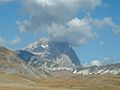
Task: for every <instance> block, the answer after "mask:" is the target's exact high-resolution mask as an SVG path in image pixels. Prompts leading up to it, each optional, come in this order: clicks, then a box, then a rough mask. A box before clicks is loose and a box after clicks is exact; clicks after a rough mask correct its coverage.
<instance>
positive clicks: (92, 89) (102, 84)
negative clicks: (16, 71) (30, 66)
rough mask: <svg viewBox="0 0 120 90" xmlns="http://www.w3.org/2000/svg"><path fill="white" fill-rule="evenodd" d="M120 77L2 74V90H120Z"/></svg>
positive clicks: (0, 79)
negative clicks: (41, 76) (47, 76)
mask: <svg viewBox="0 0 120 90" xmlns="http://www.w3.org/2000/svg"><path fill="white" fill-rule="evenodd" d="M119 89H120V76H111V75H92V76H81V75H72V74H71V75H61V76H57V75H56V77H51V78H50V77H49V78H35V77H28V76H24V75H12V74H11V75H10V74H5V73H0V90H119Z"/></svg>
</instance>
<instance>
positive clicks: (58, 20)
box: [17, 0, 120, 45]
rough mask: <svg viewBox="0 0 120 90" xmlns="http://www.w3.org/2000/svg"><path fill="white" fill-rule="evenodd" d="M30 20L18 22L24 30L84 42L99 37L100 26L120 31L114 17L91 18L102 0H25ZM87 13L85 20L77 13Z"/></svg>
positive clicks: (54, 38) (116, 32)
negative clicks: (90, 14)
mask: <svg viewBox="0 0 120 90" xmlns="http://www.w3.org/2000/svg"><path fill="white" fill-rule="evenodd" d="M21 4H22V9H23V11H24V12H25V13H26V14H27V15H29V19H28V20H24V21H22V22H20V21H17V25H18V26H19V30H20V32H26V31H33V32H37V33H38V34H39V33H43V32H45V33H47V34H48V37H49V39H50V40H53V41H59V42H68V43H69V44H70V45H83V44H85V43H87V42H88V41H90V40H93V39H95V38H96V35H97V34H96V33H97V30H98V29H104V28H107V29H108V30H112V31H113V33H115V34H118V33H120V25H117V24H115V23H114V22H113V21H112V18H110V17H105V18H103V19H95V18H94V19H93V18H92V17H87V15H88V13H91V11H93V10H94V9H95V8H96V7H97V6H100V5H102V0H21ZM80 13H82V14H84V17H83V18H82V19H79V18H78V17H77V16H78V14H79V15H81V14H80Z"/></svg>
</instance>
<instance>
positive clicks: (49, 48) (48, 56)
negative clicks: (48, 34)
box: [17, 40, 81, 69]
mask: <svg viewBox="0 0 120 90" xmlns="http://www.w3.org/2000/svg"><path fill="white" fill-rule="evenodd" d="M26 54H27V55H26ZM17 55H18V56H19V57H20V58H22V59H23V60H25V61H26V62H27V63H28V64H30V65H32V66H33V67H35V68H37V69H40V68H42V67H45V68H46V67H48V68H54V67H68V68H71V67H79V66H81V64H80V60H79V58H78V57H77V55H76V53H75V52H74V50H73V48H72V47H71V46H69V44H68V43H65V42H54V41H51V42H50V41H43V40H38V41H36V42H33V43H31V44H29V45H28V46H27V47H25V48H24V50H18V51H17ZM26 57H27V58H26Z"/></svg>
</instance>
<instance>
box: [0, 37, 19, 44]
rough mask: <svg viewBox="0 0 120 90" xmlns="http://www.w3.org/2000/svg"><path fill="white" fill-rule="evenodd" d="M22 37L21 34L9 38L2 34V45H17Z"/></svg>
mask: <svg viewBox="0 0 120 90" xmlns="http://www.w3.org/2000/svg"><path fill="white" fill-rule="evenodd" d="M20 40H21V38H20V37H19V36H16V38H15V39H13V40H7V39H5V38H3V37H1V36H0V45H8V44H9V45H17V44H19V43H20Z"/></svg>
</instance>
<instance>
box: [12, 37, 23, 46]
mask: <svg viewBox="0 0 120 90" xmlns="http://www.w3.org/2000/svg"><path fill="white" fill-rule="evenodd" d="M20 40H21V38H20V37H19V36H17V37H16V38H15V39H13V40H11V41H10V43H11V44H12V45H16V44H18V43H20Z"/></svg>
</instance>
